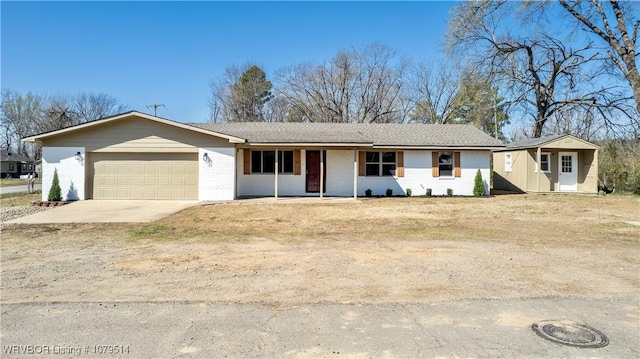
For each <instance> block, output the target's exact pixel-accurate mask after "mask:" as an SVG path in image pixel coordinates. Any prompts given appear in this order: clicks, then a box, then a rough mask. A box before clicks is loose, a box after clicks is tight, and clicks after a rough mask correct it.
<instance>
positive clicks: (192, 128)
mask: <svg viewBox="0 0 640 359" xmlns="http://www.w3.org/2000/svg"><path fill="white" fill-rule="evenodd" d="M129 117H138V118H144V119H147V120H150V121H155V122H159V123H162V124H165V125H169V126H174V127H177V128H182V129H185V130H188V131H193V132H199V133H203V134H206V135H210V136H215V137H219V138H223V139H226V140H228V141H229V142H230V143H245V142H246V140H245V139H244V138H239V137H235V136H229V135H226V134H223V133H218V132H214V131H209V130H205V129H203V128H200V127H195V126H190V125H186V124H184V123H180V122H176V121H171V120H167V119H164V118H161V117H156V116H151V115H148V114H146V113H142V112H138V111H131V112H126V113H122V114H119V115H115V116H111V117H105V118H102V119H98V120H95V121H91V122H86V123H82V124H80V125H75V126H71V127H67V128H63V129H60V130H55V131H50V132H44V133H41V134H38V135H34V136H29V137H25V138H23V139H22V141H23V142H42V140H44V139H46V138H48V137H53V136H59V135H62V134H65V133H69V132H73V131H77V130H80V129H84V128H89V127H93V126H99V125H103V124H106V123H109V122H113V121H119V120H122V119H124V118H129Z"/></svg>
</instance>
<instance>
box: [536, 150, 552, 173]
mask: <svg viewBox="0 0 640 359" xmlns="http://www.w3.org/2000/svg"><path fill="white" fill-rule="evenodd" d="M540 168H541V169H542V172H547V173H548V172H551V154H549V153H541V154H540ZM536 172H538V164H537V163H536Z"/></svg>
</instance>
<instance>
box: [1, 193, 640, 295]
mask: <svg viewBox="0 0 640 359" xmlns="http://www.w3.org/2000/svg"><path fill="white" fill-rule="evenodd" d="M638 221H640V198H639V197H635V196H607V197H597V196H562V195H546V196H545V195H509V196H497V197H491V198H455V197H454V198H374V199H364V200H362V201H361V203H353V204H346V203H345V204H241V203H237V202H235V203H230V204H218V205H209V206H196V207H192V208H189V209H186V210H184V211H181V212H179V213H177V214H174V215H172V216H169V217H166V218H164V219H162V220H159V221H156V222H154V223H151V224H124V225H123V224H74V225H41V226H26V225H9V226H7V228H5V230H4V231H3V232H2V242H1V245H2V247H1V261H2V268H1V270H2V273H1V274H2V277H1V278H2V279H1V280H2V282H1V284H2V287H1V289H2V301H3V302H24V301H102V300H111V301H131V300H135V301H167V300H204V301H233V302H256V301H267V302H284V303H316V302H354V303H362V302H367V303H370V302H421V303H424V302H435V301H442V300H451V299H472V298H521V297H546V296H580V297H598V298H613V297H637V296H638V295H639V294H640V255H639V254H640V226H638V225H637V222H638ZM627 222H631V223H627ZM634 222H636V224H633V223H634Z"/></svg>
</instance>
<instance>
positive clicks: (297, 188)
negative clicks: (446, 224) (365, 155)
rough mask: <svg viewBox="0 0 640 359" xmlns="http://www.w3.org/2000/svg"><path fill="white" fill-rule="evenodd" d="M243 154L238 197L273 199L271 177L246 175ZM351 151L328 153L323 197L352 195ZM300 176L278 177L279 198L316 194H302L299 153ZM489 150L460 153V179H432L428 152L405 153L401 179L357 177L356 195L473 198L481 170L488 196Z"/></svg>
mask: <svg viewBox="0 0 640 359" xmlns="http://www.w3.org/2000/svg"><path fill="white" fill-rule="evenodd" d="M243 154H244V151H240V153H238V156H237V163H238V166H237V168H236V175H237V176H238V196H273V195H274V174H272V173H269V174H250V175H245V174H244V170H243ZM353 156H354V154H353V150H327V159H326V164H327V177H326V178H327V181H326V184H325V185H326V188H327V191H326V192H325V195H326V196H352V195H353V161H354V158H353ZM300 157H301V161H302V163H301V165H302V171H301V173H302V174H301V175H299V176H294V175H292V174H280V175H279V176H278V195H280V196H305V195H306V196H317V195H318V194H317V193H306V192H305V178H306V177H305V173H306V162H305V159H306V156H305V151H304V150H303V151H301V156H300ZM490 158H491V152H490V151H460V162H461V176H460V177H435V178H434V177H432V176H431V151H417V150H405V151H404V168H405V169H404V177H395V176H389V177H365V176H358V196H364V195H365V191H366V190H367V189H371V191H372V192H373V195H374V196H376V195H385V193H386V191H387V188H391V189H392V190H393V194H394V195H404V194H405V192H406V190H407V188H410V189H411V191H412V194H413V195H414V196H421V195H424V194H425V193H426V190H427V188H431V190H432V195H434V196H439V195H446V193H447V189H448V188H451V189H452V190H453V194H454V195H463V196H471V195H473V182H474V178H475V175H476V171H477V170H478V169H480V172H481V173H482V179H483V180H484V184H485V191H486V193H487V194H488V193H489V185H488V180H489V163H490Z"/></svg>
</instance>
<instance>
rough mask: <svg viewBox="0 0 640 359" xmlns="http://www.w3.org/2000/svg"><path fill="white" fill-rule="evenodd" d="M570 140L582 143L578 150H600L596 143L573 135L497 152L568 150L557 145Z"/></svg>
mask: <svg viewBox="0 0 640 359" xmlns="http://www.w3.org/2000/svg"><path fill="white" fill-rule="evenodd" d="M567 138H570V139H572V140H574V141H576V142H578V143H580V144H581V145H582V146H576V147H575V149H576V150H589V149H591V150H598V149H600V146H598V145H596V144H595V143H591V142H589V141H585V140H583V139H581V138H579V137H576V136H573V135H563V136H560V137H557V138H552V139H549V140H548V141H545V142H541V143H537V144H529V145H522V146H513V147H508V146H507V147H505V148H501V149H500V150H497V151H498V152H503V151H517V150H526V149H537V148H540V149H547V150H553V149H560V150H561V149H568V148H570V147H566V146H558V145H556V143H558V142H560V141H562V140H564V139H567Z"/></svg>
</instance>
